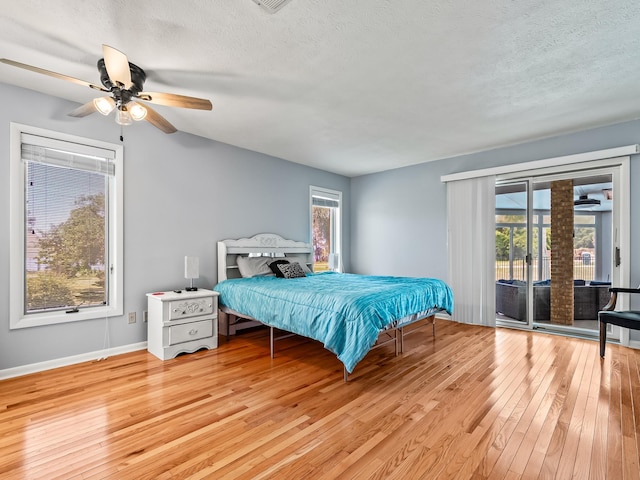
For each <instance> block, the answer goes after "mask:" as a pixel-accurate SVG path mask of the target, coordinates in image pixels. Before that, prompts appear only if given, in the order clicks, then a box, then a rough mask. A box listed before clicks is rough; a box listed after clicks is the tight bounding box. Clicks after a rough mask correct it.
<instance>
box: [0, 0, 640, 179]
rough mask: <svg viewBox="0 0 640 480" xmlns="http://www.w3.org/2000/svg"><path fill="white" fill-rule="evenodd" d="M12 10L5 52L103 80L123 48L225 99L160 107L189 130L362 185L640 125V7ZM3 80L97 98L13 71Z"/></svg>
mask: <svg viewBox="0 0 640 480" xmlns="http://www.w3.org/2000/svg"><path fill="white" fill-rule="evenodd" d="M2 3H3V5H2V15H1V16H0V57H6V58H10V59H12V60H17V61H19V62H23V63H27V64H31V65H35V66H38V67H41V68H45V69H48V70H53V71H56V72H60V73H63V74H66V75H70V76H74V77H77V78H81V79H84V80H88V81H91V82H96V83H98V82H99V78H98V72H97V69H96V67H95V63H96V61H97V60H98V59H99V58H100V57H101V45H102V44H103V43H104V44H107V45H110V46H112V47H115V48H117V49H119V50H121V51H123V52H125V53H126V54H127V55H128V57H129V61H131V62H133V63H135V64H137V65H139V66H140V67H142V68H143V69H145V71H146V72H147V76H148V78H147V82H146V84H145V90H147V91H161V92H170V93H180V94H184V95H192V96H197V97H204V98H208V99H210V100H211V101H212V102H213V111H210V112H209V111H193V110H183V109H177V108H169V107H162V106H160V107H157V108H156V110H157V111H158V112H159V113H161V114H162V115H164V116H165V117H166V118H167V119H168V120H169V121H170V122H172V123H173V124H174V125H175V126H176V127H177V128H178V129H179V130H182V131H185V132H190V133H193V134H195V135H200V136H203V137H208V138H212V139H214V140H217V141H220V142H224V143H228V144H231V145H237V146H239V147H243V148H246V149H249V150H254V151H257V152H263V153H266V154H269V155H273V156H275V157H280V158H283V159H286V160H290V161H292V162H298V163H302V164H306V165H310V166H314V167H317V168H321V169H324V170H328V171H332V172H336V173H340V174H344V175H348V176H356V175H361V174H366V173H372V172H378V171H383V170H388V169H392V168H397V167H402V166H406V165H412V164H416V163H422V162H427V161H432V160H436V159H440V158H446V157H451V156H455V155H460V154H465V153H471V152H476V151H481V150H487V149H491V148H495V147H499V146H504V145H511V144H516V143H521V142H524V141H527V140H531V139H536V138H542V137H548V136H553V135H558V134H561V133H566V132H571V131H577V130H582V129H586V128H590V127H594V126H600V125H606V124H611V123H615V122H619V121H625V120H629V119H634V118H638V117H640V33H639V32H640V2H638V1H637V0H599V1H598V0H548V1H540V0H538V1H513V0H482V1H478V0H449V1H445V0H437V1H424V0H348V1H345V0H291V1H290V2H289V3H288V4H286V5H285V6H284V7H283V8H282V9H281V10H280V11H279V12H277V13H275V14H270V13H268V12H266V11H265V10H264V9H263V8H261V7H259V6H258V5H257V4H256V3H254V2H253V1H252V0H209V1H204V0H200V1H196V0H181V1H180V2H176V1H173V0H154V1H150V0H148V1H140V0H139V1H135V2H134V1H125V0H110V1H104V0H101V1H94V0H66V1H64V2H52V1H50V0H29V1H21V2H18V1H11V2H10V1H9V0H4V1H3V2H2ZM0 81H2V82H5V83H9V84H15V85H20V86H23V87H26V88H30V89H33V90H37V91H40V92H45V93H48V94H51V95H54V96H58V97H61V98H65V99H68V100H73V101H75V102H78V103H85V102H87V101H89V100H91V99H92V98H94V97H95V96H97V92H94V91H92V90H91V89H88V88H84V87H81V86H78V85H74V84H71V83H67V82H64V81H61V80H57V79H55V78H51V77H47V76H44V75H38V74H36V73H32V72H29V71H23V70H20V69H17V68H15V67H11V66H8V65H3V64H0ZM73 121H78V122H81V121H83V120H82V119H74V120H73ZM84 121H86V120H84ZM103 121H105V122H107V121H113V119H106V118H105V119H104V120H103ZM128 128H132V129H134V128H135V126H133V127H128ZM157 134H158V135H164V134H163V133H161V132H160V131H157Z"/></svg>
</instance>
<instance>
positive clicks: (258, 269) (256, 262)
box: [236, 256, 273, 278]
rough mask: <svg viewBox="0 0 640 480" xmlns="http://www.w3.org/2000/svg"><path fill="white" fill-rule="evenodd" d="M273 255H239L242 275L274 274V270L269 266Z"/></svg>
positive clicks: (247, 276) (245, 276)
mask: <svg viewBox="0 0 640 480" xmlns="http://www.w3.org/2000/svg"><path fill="white" fill-rule="evenodd" d="M271 260H272V258H271V257H240V256H239V257H237V258H236V263H237V264H238V270H240V275H242V276H243V277H244V278H251V277H256V276H262V275H273V272H272V271H271V269H270V268H269V262H270V261H271Z"/></svg>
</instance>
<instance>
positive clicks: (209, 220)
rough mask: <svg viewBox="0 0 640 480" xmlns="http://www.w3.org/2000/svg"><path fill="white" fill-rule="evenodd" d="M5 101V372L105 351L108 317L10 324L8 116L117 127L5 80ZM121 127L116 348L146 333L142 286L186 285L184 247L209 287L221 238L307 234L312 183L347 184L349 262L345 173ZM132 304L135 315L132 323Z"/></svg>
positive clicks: (103, 132)
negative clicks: (76, 114) (74, 114)
mask: <svg viewBox="0 0 640 480" xmlns="http://www.w3.org/2000/svg"><path fill="white" fill-rule="evenodd" d="M52 81H55V80H52ZM0 99H1V100H2V109H0V225H4V228H3V229H2V232H3V233H2V236H1V237H0V252H1V254H0V272H2V275H1V276H0V370H2V369H6V368H11V367H17V366H22V365H28V364H32V363H38V362H44V361H48V360H54V359H58V358H64V357H67V356H73V355H79V354H82V353H87V352H93V351H97V350H101V349H102V348H103V345H104V331H105V320H104V319H103V320H95V321H84V322H73V323H67V324H63V325H55V326H45V327H33V328H26V329H21V330H9V255H10V252H9V231H8V230H9V228H8V227H9V123H10V122H17V123H22V124H26V125H32V126H36V127H41V128H46V129H49V130H54V131H58V132H63V133H69V134H73V135H78V136H82V137H88V138H93V139H98V140H103V141H107V142H112V143H118V142H119V134H120V128H119V126H118V125H116V124H115V122H114V119H113V117H112V116H111V117H109V118H105V117H103V116H101V115H97V114H96V115H92V116H89V117H86V118H83V119H75V118H71V117H68V116H67V115H66V114H67V113H68V112H70V111H71V110H73V109H74V108H76V107H77V106H78V105H77V104H74V103H72V102H67V101H64V100H60V99H57V98H54V97H50V96H47V95H42V94H39V93H36V92H33V91H30V90H25V89H20V88H16V87H13V86H9V85H6V84H2V83H0ZM159 108H160V107H159ZM163 111H168V110H163ZM212 114H215V112H214V113H212ZM167 116H168V117H169V118H170V113H168V114H167ZM124 135H125V139H124V147H125V149H124V185H125V191H124V197H125V199H124V202H125V204H124V268H125V271H124V289H125V298H124V311H125V316H123V317H114V318H111V319H110V320H109V332H110V346H111V347H118V346H124V345H130V344H135V343H138V342H144V341H146V338H147V335H146V324H144V323H142V311H143V310H146V297H145V294H146V293H147V292H153V291H157V290H169V289H174V288H179V287H184V286H185V285H186V282H187V280H185V279H184V278H183V274H184V256H185V255H192V256H197V257H200V270H201V277H200V279H199V280H197V281H196V285H198V286H200V287H208V288H211V287H213V286H214V285H215V283H216V281H217V278H216V277H217V271H216V242H217V241H218V240H222V239H225V238H239V237H243V236H252V235H255V234H257V233H262V232H274V233H277V234H280V235H282V236H283V237H286V238H293V239H299V240H305V241H309V231H310V227H309V185H317V186H321V187H327V188H331V189H335V190H340V191H342V192H343V204H344V206H345V208H344V210H345V211H344V216H343V218H344V229H343V230H344V233H345V235H344V259H345V260H346V261H347V262H348V259H349V245H350V239H349V228H348V225H349V222H350V215H349V201H350V200H349V199H350V193H349V189H350V182H349V179H348V178H346V177H343V176H340V175H334V174H330V173H327V172H323V171H321V170H317V169H313V168H309V167H305V166H301V165H298V164H295V163H291V162H287V161H284V160H281V159H277V158H273V157H269V156H266V155H262V154H259V153H255V152H251V151H248V150H243V149H239V148H236V147H232V146H229V145H226V144H222V143H217V142H214V141H210V140H206V139H203V138H201V137H196V136H193V135H188V134H184V133H181V132H178V133H175V134H173V135H165V134H163V133H162V132H160V131H159V130H157V129H155V128H154V127H152V126H151V125H149V124H147V123H146V122H141V123H139V124H138V123H136V124H134V125H132V126H130V127H125V129H124ZM128 312H136V313H137V317H138V322H137V323H135V324H131V325H129V324H128V323H127V320H126V314H127V313H128Z"/></svg>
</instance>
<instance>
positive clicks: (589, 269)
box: [496, 256, 595, 282]
mask: <svg viewBox="0 0 640 480" xmlns="http://www.w3.org/2000/svg"><path fill="white" fill-rule="evenodd" d="M540 262H541V263H542V265H541V267H542V269H541V270H540V268H539V263H540ZM531 268H532V272H533V281H534V282H535V281H538V280H546V279H549V278H551V258H550V257H542V259H540V258H539V257H534V258H533V262H532V264H531ZM539 272H542V273H541V274H540V273H539ZM526 278H527V270H526V263H525V259H524V258H515V259H513V276H511V269H510V264H509V260H496V280H500V279H506V280H526ZM573 278H575V279H576V280H577V279H579V280H587V281H590V280H595V257H593V256H590V257H589V258H588V261H587V259H582V258H581V259H580V260H574V261H573Z"/></svg>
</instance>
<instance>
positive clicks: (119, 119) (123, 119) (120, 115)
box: [116, 106, 133, 125]
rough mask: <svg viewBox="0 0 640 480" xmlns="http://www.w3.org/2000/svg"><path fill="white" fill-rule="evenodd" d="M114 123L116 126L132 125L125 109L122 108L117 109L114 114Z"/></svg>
mask: <svg viewBox="0 0 640 480" xmlns="http://www.w3.org/2000/svg"><path fill="white" fill-rule="evenodd" d="M116 123H117V124H118V125H131V124H132V123H133V120H131V115H130V114H129V111H128V110H127V107H125V106H122V107H120V108H119V109H118V111H117V112H116Z"/></svg>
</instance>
